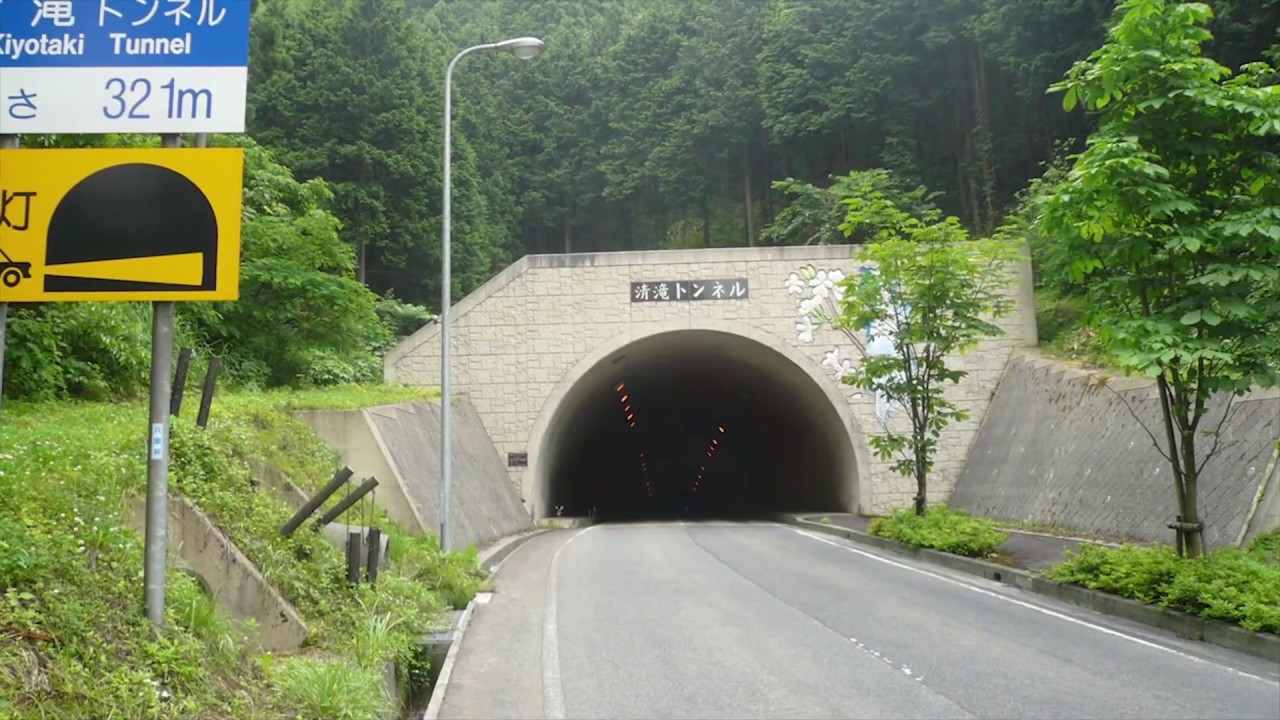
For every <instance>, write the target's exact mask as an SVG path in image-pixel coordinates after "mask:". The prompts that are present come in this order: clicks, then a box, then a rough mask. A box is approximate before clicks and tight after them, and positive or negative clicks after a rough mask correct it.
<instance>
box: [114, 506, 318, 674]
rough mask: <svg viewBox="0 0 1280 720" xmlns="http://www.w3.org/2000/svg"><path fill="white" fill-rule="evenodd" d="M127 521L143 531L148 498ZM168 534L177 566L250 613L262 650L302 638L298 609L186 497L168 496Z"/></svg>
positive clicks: (293, 646) (229, 605)
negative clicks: (255, 625)
mask: <svg viewBox="0 0 1280 720" xmlns="http://www.w3.org/2000/svg"><path fill="white" fill-rule="evenodd" d="M131 524H132V525H133V527H134V528H136V529H137V530H138V531H139V532H144V530H145V527H146V502H145V501H144V500H142V499H139V500H138V501H137V502H136V503H134V507H133V513H132V517H131ZM167 538H168V549H169V553H170V554H172V555H174V556H176V557H177V558H178V561H179V562H178V566H179V567H183V568H187V569H190V570H191V571H192V572H194V573H195V574H196V575H197V576H199V578H200V579H201V580H202V581H203V582H204V584H205V586H206V587H207V588H208V589H209V592H210V594H212V596H213V598H214V599H215V600H216V601H217V602H218V604H219V605H220V606H222V607H223V608H224V609H226V610H227V611H228V612H229V613H230V615H231V616H232V617H233V618H235V619H237V620H247V619H250V618H252V619H253V620H254V621H255V622H256V623H257V628H256V630H255V631H254V632H253V634H252V635H251V636H250V639H251V640H253V641H255V642H256V643H257V644H258V645H259V646H260V647H261V648H262V649H263V650H268V651H271V652H292V651H294V650H297V649H298V648H299V647H301V646H302V644H303V643H304V642H306V639H307V628H306V625H304V624H303V623H302V619H301V618H300V617H298V612H297V611H296V610H295V609H294V608H293V606H292V605H290V604H289V602H288V601H287V600H285V599H284V598H283V597H282V596H281V595H280V593H279V592H278V591H277V590H276V589H275V588H274V587H272V586H271V585H269V584H268V583H267V581H266V580H265V579H264V578H263V577H262V574H261V573H259V572H258V569H257V568H256V567H254V565H253V563H252V562H250V561H249V558H247V557H245V556H244V553H241V552H240V550H239V549H238V548H236V546H235V545H234V544H232V542H231V541H230V540H229V539H228V538H227V536H226V535H224V534H223V533H222V531H221V530H219V529H218V528H217V527H216V526H215V525H214V524H213V521H211V520H210V519H209V517H208V516H207V515H205V514H204V513H203V512H201V511H200V509H199V508H197V507H196V506H195V505H193V504H192V503H191V502H190V501H189V500H187V499H186V498H183V497H170V498H169V521H168V532H167Z"/></svg>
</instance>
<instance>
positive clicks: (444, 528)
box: [440, 37, 542, 551]
mask: <svg viewBox="0 0 1280 720" xmlns="http://www.w3.org/2000/svg"><path fill="white" fill-rule="evenodd" d="M481 50H507V51H509V52H510V53H511V54H512V55H515V56H516V57H517V58H518V59H520V60H533V59H534V58H536V57H538V55H541V54H542V41H541V40H539V39H538V38H535V37H518V38H512V39H510V40H503V41H502V42H498V43H486V44H484V45H475V46H472V47H469V48H467V49H466V50H463V51H462V52H460V53H458V54H457V55H455V56H454V58H453V59H452V60H450V61H449V68H448V69H447V70H446V71H445V74H444V208H443V215H444V218H443V224H444V233H443V237H442V238H441V246H440V549H441V550H445V551H448V549H449V490H450V485H451V484H452V481H453V477H452V474H453V444H452V436H453V428H452V427H451V422H450V421H451V419H452V418H451V412H450V407H449V406H450V397H449V392H450V384H451V383H450V382H449V308H450V305H452V299H451V298H450V288H451V286H452V284H453V269H452V268H451V267H450V265H449V263H450V259H449V246H450V245H451V239H450V230H451V228H450V224H451V220H452V217H451V216H452V214H453V69H454V68H455V67H457V65H458V61H459V60H461V59H462V58H463V57H465V56H467V55H470V54H471V53H473V52H479V51H481Z"/></svg>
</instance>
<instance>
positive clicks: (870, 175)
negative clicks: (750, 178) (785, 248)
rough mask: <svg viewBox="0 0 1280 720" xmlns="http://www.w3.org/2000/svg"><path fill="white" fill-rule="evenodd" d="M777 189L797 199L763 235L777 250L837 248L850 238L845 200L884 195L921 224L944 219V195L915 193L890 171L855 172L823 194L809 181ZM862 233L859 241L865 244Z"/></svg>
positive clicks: (788, 182) (923, 190) (776, 186)
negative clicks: (938, 202)
mask: <svg viewBox="0 0 1280 720" xmlns="http://www.w3.org/2000/svg"><path fill="white" fill-rule="evenodd" d="M773 189H774V190H778V191H780V192H782V193H785V194H786V195H788V196H790V197H791V202H790V203H789V204H788V205H787V206H786V207H785V208H783V209H782V211H781V212H779V213H778V215H777V217H775V218H774V220H773V223H772V224H771V225H769V227H768V228H766V229H765V231H764V232H763V233H761V238H762V239H763V240H765V241H766V243H768V244H771V245H835V244H837V243H839V242H846V241H848V240H849V238H850V236H847V235H845V234H844V233H843V232H842V231H841V230H840V224H841V223H842V222H843V221H844V216H845V214H846V213H847V212H848V208H847V207H846V206H845V205H844V203H843V200H844V198H849V197H855V196H858V195H863V194H865V193H881V194H882V197H883V198H884V199H885V200H887V201H888V202H890V203H891V204H892V205H893V206H894V207H895V208H898V209H900V210H903V211H905V212H907V213H908V214H910V215H912V216H914V217H916V218H921V219H925V218H940V217H941V213H939V211H938V210H937V208H935V207H934V205H933V200H934V199H935V198H936V197H937V196H938V195H939V193H936V192H929V191H928V190H927V189H926V188H925V187H924V186H919V187H915V188H912V187H910V186H909V184H908V183H906V182H904V181H903V179H902V178H901V176H899V175H895V174H894V173H891V172H889V171H887V170H855V171H853V172H851V173H848V174H846V175H839V176H836V177H833V178H832V179H831V184H830V185H829V186H828V187H825V188H821V187H816V186H814V185H810V184H809V183H807V182H805V181H803V180H797V179H795V178H787V179H786V180H778V181H776V182H774V183H773ZM863 239H864V237H863V236H862V233H859V234H857V235H855V236H853V240H854V241H855V242H862V240H863Z"/></svg>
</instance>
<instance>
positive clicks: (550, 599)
mask: <svg viewBox="0 0 1280 720" xmlns="http://www.w3.org/2000/svg"><path fill="white" fill-rule="evenodd" d="M598 527H600V526H599V525H592V526H591V527H588V528H583V529H582V530H579V531H578V532H576V533H574V534H573V537H571V538H569V539H568V540H565V541H564V544H563V545H561V546H560V547H558V548H556V552H555V554H554V555H552V556H551V567H550V569H548V571H547V589H546V615H545V616H544V617H543V620H542V714H543V715H544V716H545V717H546V719H547V720H564V712H565V710H564V682H563V681H562V680H561V678H560V636H559V631H558V629H557V628H556V585H557V584H559V579H560V553H563V552H564V549H565V548H567V547H569V544H570V543H572V542H573V541H574V540H577V539H578V538H580V537H582V536H583V535H584V534H586V533H588V532H590V531H592V530H594V529H596V528H598ZM517 549H518V548H517Z"/></svg>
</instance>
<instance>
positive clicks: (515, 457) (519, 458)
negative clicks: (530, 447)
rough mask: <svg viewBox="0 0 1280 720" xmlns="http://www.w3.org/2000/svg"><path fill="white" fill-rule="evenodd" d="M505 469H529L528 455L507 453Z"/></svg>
mask: <svg viewBox="0 0 1280 720" xmlns="http://www.w3.org/2000/svg"><path fill="white" fill-rule="evenodd" d="M507 467H529V453H513V452H509V453H507Z"/></svg>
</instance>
